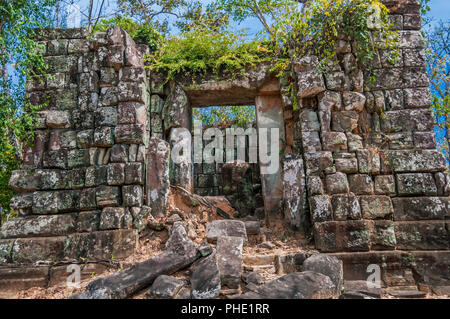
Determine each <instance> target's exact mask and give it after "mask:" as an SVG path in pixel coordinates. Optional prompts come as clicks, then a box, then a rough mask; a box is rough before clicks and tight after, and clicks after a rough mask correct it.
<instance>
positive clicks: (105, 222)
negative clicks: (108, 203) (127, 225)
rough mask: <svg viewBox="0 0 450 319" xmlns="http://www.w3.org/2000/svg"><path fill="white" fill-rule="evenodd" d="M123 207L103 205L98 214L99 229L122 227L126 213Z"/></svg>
mask: <svg viewBox="0 0 450 319" xmlns="http://www.w3.org/2000/svg"><path fill="white" fill-rule="evenodd" d="M126 212H127V211H126V209H125V208H123V207H105V208H103V210H102V213H101V215H100V226H99V229H100V230H107V229H120V228H123V225H124V223H123V221H124V217H125V213H126Z"/></svg>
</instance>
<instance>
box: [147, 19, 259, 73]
mask: <svg viewBox="0 0 450 319" xmlns="http://www.w3.org/2000/svg"><path fill="white" fill-rule="evenodd" d="M264 51H265V49H263V48H262V47H261V46H260V42H259V41H257V40H252V41H249V42H245V37H244V34H243V33H242V32H240V33H233V32H231V31H226V30H225V31H222V32H216V31H214V30H210V29H208V28H204V27H201V26H197V27H194V28H192V29H190V30H189V31H187V32H184V33H182V34H181V35H178V36H173V37H171V38H169V39H168V40H167V41H165V42H163V43H162V45H161V46H160V47H159V48H158V50H157V51H156V52H155V53H154V54H152V55H150V56H149V57H148V61H149V62H150V65H151V69H153V70H159V71H164V72H166V73H167V81H169V80H173V79H174V78H175V76H176V75H177V74H184V75H193V74H196V73H200V74H205V73H213V74H222V73H231V74H236V73H241V74H243V73H244V71H245V67H246V66H248V65H251V64H254V63H256V62H260V61H265V60H267V59H268V57H267V56H265V57H264V56H262V55H261V52H264Z"/></svg>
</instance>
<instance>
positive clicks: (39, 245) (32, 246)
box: [12, 236, 66, 264]
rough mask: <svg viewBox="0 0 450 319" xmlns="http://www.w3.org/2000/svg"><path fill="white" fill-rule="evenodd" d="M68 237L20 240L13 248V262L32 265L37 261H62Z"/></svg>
mask: <svg viewBox="0 0 450 319" xmlns="http://www.w3.org/2000/svg"><path fill="white" fill-rule="evenodd" d="M65 241H66V237H64V236H60V237H41V238H19V239H17V240H16V241H15V242H14V246H13V248H12V261H13V262H14V263H18V264H32V263H35V262H36V261H47V260H52V261H61V260H63V258H64V244H65Z"/></svg>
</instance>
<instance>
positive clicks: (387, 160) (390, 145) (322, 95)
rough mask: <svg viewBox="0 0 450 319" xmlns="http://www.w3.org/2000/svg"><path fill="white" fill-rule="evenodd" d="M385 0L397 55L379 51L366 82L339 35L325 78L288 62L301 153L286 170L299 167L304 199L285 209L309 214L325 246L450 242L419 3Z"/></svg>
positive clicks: (307, 65) (291, 124) (288, 116)
mask: <svg viewBox="0 0 450 319" xmlns="http://www.w3.org/2000/svg"><path fill="white" fill-rule="evenodd" d="M384 2H385V4H386V5H387V6H388V8H390V9H391V16H390V17H391V19H392V21H393V22H394V25H395V28H396V29H397V30H398V31H399V32H400V36H401V45H400V48H401V54H400V58H399V60H398V61H397V62H396V63H395V64H391V63H389V62H388V61H387V59H386V52H383V51H382V50H378V52H377V57H376V59H375V61H374V65H373V66H374V68H376V71H377V72H378V73H379V76H378V78H377V79H376V82H375V83H374V85H373V86H372V87H370V88H369V87H368V86H367V81H364V80H365V76H367V74H366V73H365V72H364V71H365V70H359V69H358V67H357V64H356V61H355V56H354V54H353V53H352V45H351V43H349V42H346V41H345V40H342V41H340V42H339V43H338V46H337V48H336V51H337V57H338V59H339V64H338V65H336V66H335V67H333V68H332V69H331V70H328V71H327V72H326V73H325V74H324V75H322V74H319V73H318V72H317V71H316V69H315V65H316V64H317V59H315V58H314V57H306V58H303V59H300V60H298V61H296V62H295V63H294V65H293V71H294V74H295V77H296V80H297V83H298V94H297V97H298V100H299V107H300V109H299V111H296V112H293V111H292V101H291V100H289V99H288V98H284V99H283V101H284V102H285V113H284V118H285V121H286V123H285V125H286V131H287V132H288V134H287V143H288V147H289V148H290V149H292V150H293V152H294V153H296V154H298V155H299V156H300V157H294V158H292V155H289V156H288V158H286V159H285V160H286V162H285V167H289V165H290V163H294V162H295V161H297V164H296V165H294V166H297V167H298V166H304V168H303V172H302V169H299V170H298V172H296V174H297V181H296V185H294V186H296V188H295V190H296V191H302V190H303V189H304V186H303V185H305V184H306V189H305V191H304V192H303V193H306V194H307V195H306V194H305V197H306V196H307V197H308V202H309V205H303V206H302V205H301V204H302V203H301V202H299V199H298V198H295V197H293V196H291V197H290V198H286V196H285V214H286V215H287V219H290V220H292V223H291V224H292V225H293V226H296V227H300V226H301V225H299V223H300V221H302V220H306V219H307V217H305V216H309V217H310V220H311V222H312V224H313V229H312V231H313V234H314V239H315V244H316V248H317V249H319V250H320V251H322V252H342V251H369V250H448V249H449V248H450V246H449V245H450V237H449V222H448V217H449V197H448V196H449V193H450V180H449V177H448V175H447V174H446V173H445V171H446V169H447V163H446V161H445V159H444V157H443V156H442V155H441V154H440V153H439V152H438V151H437V150H436V141H435V136H434V124H435V123H434V118H433V114H432V112H431V111H430V109H429V107H430V105H431V100H430V90H429V88H428V86H429V80H428V77H427V72H426V68H425V53H424V48H425V42H424V39H423V38H422V34H421V31H420V28H421V19H420V4H419V1H415V0H410V1H403V2H401V3H400V2H398V1H384ZM281 83H282V84H283V82H282V81H281ZM282 90H283V89H282ZM291 166H293V165H291ZM289 174H292V169H286V168H285V176H286V175H289ZM285 180H286V181H285V192H287V194H290V193H289V187H290V188H291V189H292V185H291V184H289V183H291V182H289V183H288V182H287V181H288V180H289V181H290V179H288V178H285ZM290 195H292V194H290ZM292 208H295V209H292ZM288 215H289V216H288ZM291 216H292V217H291Z"/></svg>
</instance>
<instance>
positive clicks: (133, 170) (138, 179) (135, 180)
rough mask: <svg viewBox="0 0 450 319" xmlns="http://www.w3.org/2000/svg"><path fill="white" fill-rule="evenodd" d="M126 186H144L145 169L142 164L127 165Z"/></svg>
mask: <svg viewBox="0 0 450 319" xmlns="http://www.w3.org/2000/svg"><path fill="white" fill-rule="evenodd" d="M125 184H139V185H143V184H144V169H143V165H142V163H138V162H134V163H127V164H125Z"/></svg>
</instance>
